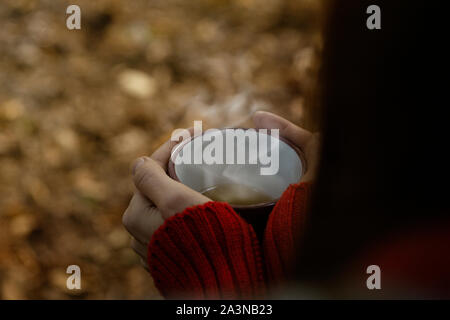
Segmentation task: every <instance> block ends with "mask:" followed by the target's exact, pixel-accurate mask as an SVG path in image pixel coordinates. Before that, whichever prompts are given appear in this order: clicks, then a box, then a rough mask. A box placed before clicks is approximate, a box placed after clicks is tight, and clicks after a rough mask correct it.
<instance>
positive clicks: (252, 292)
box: [148, 202, 265, 299]
mask: <svg viewBox="0 0 450 320" xmlns="http://www.w3.org/2000/svg"><path fill="white" fill-rule="evenodd" d="M148 265H149V269H150V273H151V275H152V276H153V279H154V281H155V285H156V287H157V288H158V289H159V290H160V292H161V293H162V294H163V295H164V296H165V297H166V298H180V297H185V298H186V297H188V298H190V299H233V298H234V299H236V298H244V299H245V298H255V297H259V296H261V295H263V294H264V290H265V286H264V274H263V266H262V260H261V248H260V246H259V244H258V241H257V239H256V235H255V232H254V231H253V228H252V227H251V226H250V225H249V224H247V223H246V222H245V221H244V220H243V219H242V218H241V217H239V215H238V214H237V213H236V212H234V210H233V209H232V208H231V207H230V206H229V205H228V204H226V203H221V202H208V203H206V204H203V205H199V206H195V207H192V208H187V209H185V210H184V211H183V212H182V213H179V214H177V215H175V216H173V217H171V218H169V219H167V220H166V221H165V223H164V224H163V225H162V226H161V227H160V228H159V229H158V230H157V231H156V232H155V233H154V235H153V236H152V239H151V241H150V244H149V246H148Z"/></svg>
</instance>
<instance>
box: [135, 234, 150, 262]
mask: <svg viewBox="0 0 450 320" xmlns="http://www.w3.org/2000/svg"><path fill="white" fill-rule="evenodd" d="M131 248H132V249H133V250H134V252H136V254H137V255H139V256H140V257H141V258H142V259H144V260H147V246H146V245H144V244H143V243H142V242H140V241H139V240H136V239H135V238H132V239H131Z"/></svg>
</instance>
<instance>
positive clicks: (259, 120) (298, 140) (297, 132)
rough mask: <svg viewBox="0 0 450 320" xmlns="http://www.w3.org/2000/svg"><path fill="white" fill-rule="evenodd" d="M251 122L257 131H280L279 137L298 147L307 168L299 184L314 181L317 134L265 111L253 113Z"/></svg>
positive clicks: (317, 154) (317, 151)
mask: <svg viewBox="0 0 450 320" xmlns="http://www.w3.org/2000/svg"><path fill="white" fill-rule="evenodd" d="M253 122H254V124H255V127H256V128H257V129H280V137H283V138H286V139H288V140H289V141H291V142H292V143H293V144H294V145H296V146H297V147H299V148H300V149H301V150H302V151H303V153H304V155H305V158H306V159H305V160H306V168H307V170H306V173H305V174H304V175H303V176H302V177H301V179H300V182H306V181H313V180H314V178H315V174H316V170H317V165H318V160H319V134H318V133H315V134H313V133H311V132H309V131H307V130H305V129H302V128H300V127H298V126H296V125H295V124H293V123H292V122H290V121H288V120H286V119H283V118H281V117H279V116H277V115H275V114H273V113H269V112H265V111H257V112H255V114H254V115H253Z"/></svg>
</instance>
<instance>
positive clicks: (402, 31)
mask: <svg viewBox="0 0 450 320" xmlns="http://www.w3.org/2000/svg"><path fill="white" fill-rule="evenodd" d="M369 5H378V6H379V7H380V8H381V22H382V24H381V30H369V29H368V28H367V27H366V19H367V17H368V16H369V14H367V13H366V9H367V7H368V6H369ZM440 10H442V11H440ZM444 12H445V10H443V9H442V8H438V7H436V5H435V4H434V3H433V5H431V4H429V3H427V2H426V1H403V0H395V1H392V0H390V1H332V3H330V6H329V16H328V19H327V25H326V27H325V32H324V37H325V38H324V55H323V62H322V64H323V65H322V71H321V77H320V79H321V84H320V86H321V91H320V100H321V107H322V108H323V112H322V113H323V123H322V127H323V128H322V142H323V143H322V150H321V162H320V165H319V172H318V177H317V181H316V184H315V187H314V192H313V194H314V196H313V200H312V206H311V210H310V215H309V219H308V226H307V228H306V234H305V237H304V239H303V240H302V246H301V248H302V249H301V251H300V253H299V259H300V260H299V267H298V275H299V277H300V279H302V280H305V279H307V280H309V281H315V280H317V281H319V280H321V281H327V279H328V277H333V276H335V275H336V274H337V273H338V272H340V270H341V269H342V267H343V266H344V265H346V264H347V263H348V262H349V261H350V260H351V259H352V258H353V257H354V256H355V255H356V254H358V253H359V252H361V250H364V249H365V248H367V246H369V245H370V244H371V243H372V242H374V241H376V239H378V238H379V237H383V236H385V235H387V234H390V233H392V232H396V231H398V230H399V229H401V228H405V227H407V226H408V225H411V224H417V223H418V222H422V221H425V220H427V221H429V220H431V219H437V218H439V217H441V216H442V215H443V214H448V212H449V211H450V210H449V207H450V204H449V201H448V198H449V194H448V190H449V187H448V186H447V184H448V183H449V182H450V180H448V178H449V174H448V173H449V170H448V168H449V166H450V162H449V161H448V160H449V157H448V155H447V154H448V152H447V150H446V149H447V148H448V145H449V141H448V140H447V137H448V134H447V127H450V126H448V122H449V121H450V118H449V117H447V107H448V101H447V100H445V99H442V97H443V96H444V95H445V93H446V91H445V90H444V85H445V84H448V74H447V73H445V72H444V70H443V66H444V63H445V62H446V60H447V59H448V56H445V52H446V49H444V48H445V44H444V41H445V38H444V37H441V34H440V33H441V32H442V31H443V30H444V28H443V27H444V26H443V25H444V24H445V19H442V20H440V17H438V14H439V13H444ZM439 76H442V77H439ZM447 90H449V89H447ZM441 99H442V100H441Z"/></svg>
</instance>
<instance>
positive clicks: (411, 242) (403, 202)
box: [123, 1, 450, 298]
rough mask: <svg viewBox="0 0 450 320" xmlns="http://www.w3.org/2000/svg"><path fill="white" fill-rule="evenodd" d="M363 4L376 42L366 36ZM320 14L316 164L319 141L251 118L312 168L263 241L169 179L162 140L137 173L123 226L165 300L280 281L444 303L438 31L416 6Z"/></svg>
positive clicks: (269, 118) (353, 6)
mask: <svg viewBox="0 0 450 320" xmlns="http://www.w3.org/2000/svg"><path fill="white" fill-rule="evenodd" d="M375 2H376V3H375ZM372 4H377V5H379V7H380V8H381V12H382V24H381V26H382V27H381V30H369V29H368V28H367V27H366V24H365V20H366V18H367V17H368V15H367V14H366V9H367V7H368V6H369V5H372ZM436 10H437V9H436ZM438 11H439V10H438ZM438 11H433V13H434V14H436V12H438ZM329 12H330V14H329V16H328V18H327V27H326V29H325V45H324V56H323V63H322V72H321V78H320V80H321V81H320V82H321V88H320V91H319V93H320V94H319V95H318V96H319V97H320V98H319V99H320V102H321V103H320V105H321V108H322V113H323V121H322V143H321V151H320V155H321V156H320V160H319V158H318V156H317V155H318V143H317V140H318V138H317V136H315V135H313V134H311V133H310V132H308V131H305V130H304V129H301V128H299V127H297V126H295V125H294V124H292V123H290V122H289V121H287V120H285V119H282V118H279V117H277V116H276V115H273V114H269V113H265V112H258V113H256V114H255V115H254V122H255V126H256V127H258V128H279V129H280V135H282V136H284V137H285V138H287V139H289V140H291V141H292V142H293V143H295V144H296V145H297V146H299V147H300V148H301V149H302V150H303V151H304V152H305V155H306V160H307V162H308V166H309V168H310V169H309V170H308V172H307V174H306V175H305V176H304V177H303V178H302V180H301V181H299V183H298V184H295V185H291V186H289V188H288V189H287V190H286V191H285V192H284V193H283V195H282V197H281V199H280V200H279V201H278V203H277V204H276V207H275V208H274V210H273V212H272V213H271V214H270V217H269V221H268V223H267V227H266V231H265V235H264V240H263V243H261V244H260V243H258V241H257V240H256V237H255V234H254V231H253V229H252V227H251V226H250V225H248V224H247V223H246V222H245V221H244V220H242V219H241V218H240V217H239V216H238V215H237V214H236V213H235V212H234V211H233V210H232V209H231V207H229V206H228V205H227V204H224V203H217V202H211V201H210V199H208V198H206V197H205V196H203V195H201V194H199V193H197V192H195V191H193V190H191V189H189V188H188V187H186V186H184V185H182V184H180V183H178V182H175V181H173V180H172V179H170V178H169V177H168V176H167V174H166V169H167V161H168V159H169V156H170V151H171V147H172V146H171V145H170V143H169V142H168V143H166V144H165V145H163V146H162V147H161V148H160V149H158V150H157V151H156V152H155V153H154V154H153V155H152V156H151V157H149V158H141V159H138V160H137V161H136V162H135V163H134V165H133V179H134V183H135V185H136V188H137V190H138V191H137V192H136V193H135V195H134V196H133V199H132V200H131V203H130V206H129V208H128V209H127V211H126V212H125V214H124V218H123V221H124V224H125V226H126V227H127V229H128V230H129V232H130V233H131V234H132V235H133V237H134V240H133V248H134V249H135V251H136V252H137V253H139V254H140V255H141V257H142V258H143V260H144V261H145V262H148V267H149V270H150V273H151V274H152V276H153V278H154V280H155V283H156V286H157V287H158V288H159V289H160V291H161V292H162V293H163V295H165V296H166V297H175V296H188V297H191V298H193V297H196V298H256V297H261V296H265V297H267V296H271V294H272V293H273V292H275V288H277V287H281V288H283V287H282V286H285V285H286V283H288V280H291V279H295V280H296V283H298V285H299V286H300V287H301V288H311V287H312V288H314V290H315V291H314V292H318V293H319V294H321V296H326V297H333V296H335V295H336V296H338V297H345V296H351V297H361V296H367V297H378V296H379V295H380V294H384V295H383V297H442V296H446V297H449V295H450V294H449V288H450V271H449V270H450V255H449V254H448V244H450V236H449V235H450V223H449V219H448V213H449V212H450V209H449V207H450V205H449V203H448V201H447V200H446V198H447V190H448V188H445V187H442V184H443V182H444V183H446V181H450V180H448V178H449V175H448V172H449V170H448V164H449V163H450V161H448V160H449V159H448V156H447V154H446V153H445V152H443V149H444V146H446V145H447V144H448V141H447V136H448V135H447V132H446V130H445V128H446V121H447V120H448V117H446V114H445V113H444V112H445V109H444V108H439V106H442V101H445V100H441V99H442V96H443V93H445V91H444V90H442V89H443V88H442V87H443V82H439V81H434V79H435V73H436V72H439V70H441V69H443V63H444V61H446V54H447V52H446V51H445V49H444V47H443V46H442V45H440V44H442V38H441V37H440V35H439V31H441V30H444V29H443V27H444V26H443V24H444V21H445V19H442V20H441V19H439V18H438V17H436V16H432V15H431V14H430V9H429V6H427V5H426V3H425V2H420V1H419V2H414V3H411V2H410V1H386V2H384V1H371V2H366V1H359V2H355V1H339V2H338V1H335V2H332V3H330V4H329ZM442 12H445V11H442ZM426 43H431V44H432V45H433V47H432V48H433V51H432V55H431V56H430V49H429V47H428V46H427V45H425V44H426ZM431 89H432V91H431ZM425 107H428V108H433V109H432V111H430V110H425V109H424V108H425ZM316 166H317V170H316V169H315V168H316ZM316 171H317V179H314V178H315V176H316ZM313 183H314V194H313V196H312V197H311V194H312V186H313ZM155 208H156V209H155ZM371 265H372V266H373V265H374V266H377V267H379V268H380V272H381V275H382V276H381V279H382V285H381V290H375V289H374V290H369V289H370V288H374V287H375V288H377V287H379V284H377V285H375V286H372V287H371V286H370V285H369V283H368V281H366V280H367V278H368V277H369V276H370V274H367V272H366V270H367V267H369V266H371ZM284 288H286V287H284ZM303 294H304V293H303Z"/></svg>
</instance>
